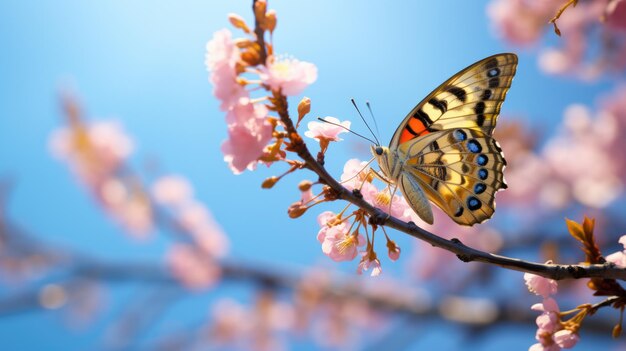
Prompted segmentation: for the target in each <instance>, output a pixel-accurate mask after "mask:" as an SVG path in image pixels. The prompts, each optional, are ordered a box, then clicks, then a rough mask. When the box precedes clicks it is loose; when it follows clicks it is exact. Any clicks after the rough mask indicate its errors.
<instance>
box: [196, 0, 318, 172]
mask: <svg viewBox="0 0 626 351" xmlns="http://www.w3.org/2000/svg"><path fill="white" fill-rule="evenodd" d="M266 6H267V4H266V3H265V1H259V2H257V3H256V5H255V12H256V15H257V17H259V18H262V19H263V21H261V22H260V23H261V27H260V28H262V31H263V32H265V31H269V32H273V31H274V29H275V27H276V14H275V12H273V11H271V10H270V11H266ZM229 19H230V22H231V23H232V24H233V25H234V26H235V27H236V28H239V29H241V30H243V32H244V33H245V34H247V35H248V37H245V38H237V39H233V35H232V33H231V32H230V31H229V30H228V29H222V30H220V31H218V32H216V33H215V34H214V35H213V38H212V39H211V40H210V41H209V42H208V43H207V45H206V59H205V65H206V67H207V69H208V71H209V81H210V82H211V83H212V84H213V94H214V95H215V97H216V98H217V99H218V100H219V101H220V109H221V110H222V111H224V112H226V124H227V125H228V139H227V140H226V141H224V143H223V144H222V152H223V153H224V161H226V162H227V163H228V165H229V167H230V169H231V170H232V171H233V172H234V173H235V174H239V173H242V172H243V171H245V170H246V169H249V170H253V169H255V168H256V165H257V164H258V163H259V162H265V163H266V164H269V163H271V162H274V161H277V160H282V159H283V158H284V151H282V150H281V149H280V147H281V145H282V138H281V137H280V136H278V135H276V134H277V133H276V127H277V120H276V118H274V117H270V116H269V113H270V109H269V108H268V105H267V104H266V102H268V99H269V97H268V96H261V97H258V98H253V97H252V96H251V92H252V91H253V90H257V89H258V88H259V87H261V88H263V89H266V90H270V91H273V92H276V93H280V94H283V95H288V96H293V95H298V94H300V93H301V92H302V91H303V90H304V89H305V88H306V87H307V86H308V85H309V84H311V83H313V82H314V81H315V80H316V79H317V68H316V67H315V65H313V64H311V63H308V62H303V61H299V60H297V59H294V58H289V57H278V56H275V55H273V54H271V53H269V52H270V50H271V48H272V46H271V45H269V46H268V47H260V44H259V42H258V41H257V40H256V37H255V34H253V33H252V32H251V30H250V29H249V27H248V26H247V24H246V23H245V21H244V19H243V18H241V17H240V16H238V15H236V14H231V15H229ZM264 45H265V44H264ZM268 53H269V54H268ZM272 138H275V141H274V142H273V143H272V144H271V145H268V144H269V143H270V141H271V140H272Z"/></svg>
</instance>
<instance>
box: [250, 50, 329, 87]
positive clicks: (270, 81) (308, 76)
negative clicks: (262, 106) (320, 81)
mask: <svg viewBox="0 0 626 351" xmlns="http://www.w3.org/2000/svg"><path fill="white" fill-rule="evenodd" d="M260 77H261V80H262V81H263V84H265V85H269V86H270V88H271V89H272V90H280V91H281V93H282V94H284V95H287V96H291V95H298V94H300V93H301V92H302V91H303V90H304V89H305V88H306V87H307V86H308V85H310V84H312V83H313V82H315V80H316V79H317V67H315V65H314V64H312V63H309V62H303V61H298V60H296V59H277V58H275V57H273V56H272V57H269V58H268V60H267V67H265V66H262V67H261V74H260Z"/></svg>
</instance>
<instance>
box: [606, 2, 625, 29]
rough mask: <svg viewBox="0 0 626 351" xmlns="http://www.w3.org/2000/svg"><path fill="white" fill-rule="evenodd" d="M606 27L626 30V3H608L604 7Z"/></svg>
mask: <svg viewBox="0 0 626 351" xmlns="http://www.w3.org/2000/svg"><path fill="white" fill-rule="evenodd" d="M606 25H607V26H608V27H609V28H613V29H617V30H626V1H625V0H613V1H609V3H608V5H607V7H606Z"/></svg>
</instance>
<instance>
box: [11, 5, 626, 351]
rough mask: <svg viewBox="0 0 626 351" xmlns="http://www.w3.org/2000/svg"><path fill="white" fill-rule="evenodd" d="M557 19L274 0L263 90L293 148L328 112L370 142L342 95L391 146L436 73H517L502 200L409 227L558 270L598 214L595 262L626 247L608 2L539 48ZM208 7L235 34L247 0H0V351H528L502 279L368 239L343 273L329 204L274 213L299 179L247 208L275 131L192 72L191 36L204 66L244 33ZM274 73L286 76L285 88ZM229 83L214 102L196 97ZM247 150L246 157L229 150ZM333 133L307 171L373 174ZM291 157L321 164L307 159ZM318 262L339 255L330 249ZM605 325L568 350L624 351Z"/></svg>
mask: <svg viewBox="0 0 626 351" xmlns="http://www.w3.org/2000/svg"><path fill="white" fill-rule="evenodd" d="M563 4H564V2H563V1H557V0H541V1H539V0H537V1H534V0H491V1H481V2H469V1H465V2H454V3H451V2H437V1H430V2H420V3H419V4H417V3H416V4H407V3H402V4H400V3H364V2H358V1H346V2H336V1H327V0H323V1H316V2H292V1H284V0H272V1H270V2H269V4H268V6H269V8H271V9H273V10H275V11H276V12H275V14H273V15H275V16H277V27H276V30H275V32H274V33H273V35H272V40H273V45H274V49H275V50H276V52H277V53H283V54H284V55H283V56H281V57H279V59H277V60H276V61H273V62H272V63H271V64H270V65H269V67H268V68H267V69H264V70H263V71H262V72H259V73H260V77H261V79H262V80H263V81H264V82H265V83H266V84H268V85H270V86H274V85H277V84H279V83H281V82H284V81H288V82H289V83H288V84H285V85H284V86H281V88H282V89H283V92H285V93H286V94H288V95H290V100H289V103H290V109H291V111H292V112H291V113H292V116H295V115H296V107H297V106H298V102H299V101H300V100H301V98H302V97H304V96H305V95H306V96H307V97H310V98H311V101H312V102H311V113H310V114H309V115H308V116H307V117H306V118H305V120H303V121H302V124H301V127H300V130H302V131H304V130H306V129H305V128H306V127H307V125H308V124H309V123H311V125H312V127H309V129H310V130H311V131H309V132H308V133H310V135H309V134H307V135H308V136H310V137H312V138H316V139H320V138H324V137H329V136H328V135H327V134H325V133H331V132H332V131H327V130H324V126H323V125H321V126H318V125H316V124H315V123H316V122H315V118H316V117H325V116H334V117H336V118H337V122H338V123H344V124H346V125H348V126H350V128H352V129H353V130H355V131H358V132H363V133H364V134H366V133H365V132H364V131H366V127H365V126H364V125H363V124H362V123H361V121H360V119H359V118H358V115H357V114H356V112H355V111H354V109H353V107H352V105H351V103H350V101H349V99H350V98H352V97H354V98H355V99H356V100H357V102H359V103H360V104H361V103H364V101H366V100H368V101H371V103H372V106H373V110H374V112H375V115H376V118H377V120H378V124H379V126H380V127H381V128H380V133H381V136H382V139H383V144H386V141H387V140H388V139H389V138H390V136H391V135H392V133H393V132H394V130H395V128H396V126H397V124H398V123H399V122H400V121H401V120H402V118H403V117H404V116H405V114H406V113H407V111H410V110H411V109H412V108H413V107H414V105H415V104H416V103H418V102H419V101H420V100H421V99H422V98H423V97H424V96H426V95H427V94H428V93H429V92H430V91H431V90H432V89H434V88H435V87H437V86H438V85H439V84H440V83H442V82H443V81H444V80H446V79H447V78H448V77H450V76H451V75H452V74H454V73H456V72H458V71H459V70H460V69H462V68H464V67H466V66H468V65H469V64H471V63H473V62H475V61H477V60H479V59H482V58H484V57H487V56H489V55H492V54H495V53H500V52H515V53H517V54H518V56H519V67H518V72H517V75H516V77H515V79H514V81H513V84H512V88H511V90H510V92H509V93H508V95H507V99H506V102H505V103H504V104H503V108H502V114H501V116H500V119H499V122H498V128H497V129H496V132H495V134H496V138H497V139H498V140H499V141H500V143H501V144H502V148H503V149H504V152H505V155H506V158H507V161H508V166H507V168H506V171H505V177H506V179H507V182H508V185H509V188H508V189H507V190H506V191H503V192H500V193H498V196H497V203H498V210H497V211H496V214H495V216H494V218H493V219H491V220H490V221H489V222H488V223H487V224H484V225H479V226H475V227H472V228H464V227H463V228H461V227H459V226H457V225H456V224H454V223H453V222H452V221H451V220H449V218H448V217H447V216H446V215H445V214H443V213H441V212H440V211H439V210H436V212H435V224H434V225H433V226H426V227H427V228H428V229H429V230H432V231H433V232H434V233H437V234H439V235H441V236H443V237H446V238H453V237H456V238H459V239H460V240H461V241H462V242H463V243H465V244H467V245H469V246H472V247H475V248H477V249H480V250H484V251H489V252H494V253H500V254H504V255H507V256H512V257H520V258H523V259H528V260H532V261H537V262H545V261H547V260H550V259H552V260H554V261H555V262H565V263H574V262H579V261H581V260H582V259H581V258H580V255H581V253H580V251H579V250H578V249H577V245H576V243H575V242H573V241H572V240H569V241H568V240H567V239H568V238H567V236H568V234H567V232H566V227H565V225H564V222H563V218H564V217H567V218H572V219H576V220H582V217H583V215H588V216H591V217H595V218H596V235H597V236H598V241H599V242H600V243H601V244H602V245H605V248H606V252H607V253H609V252H620V251H621V250H623V247H622V245H620V244H619V243H618V239H619V238H620V236H621V235H623V234H624V233H625V231H626V222H625V221H624V219H623V209H624V206H626V197H625V196H624V189H625V186H626V184H624V180H625V179H626V158H625V155H624V152H625V151H624V150H626V138H624V134H625V133H626V75H625V73H624V72H625V69H626V1H623V0H616V1H610V0H597V1H596V0H588V1H582V0H581V1H579V3H578V5H577V6H576V7H570V8H568V9H567V11H565V12H564V13H563V14H562V16H561V18H560V19H559V20H558V21H557V24H558V26H559V28H560V31H561V37H557V36H556V35H555V34H554V31H553V27H552V25H551V24H549V23H548V21H549V20H550V19H551V18H552V17H553V16H554V15H555V12H556V11H557V10H558V9H559V8H560V7H561V6H562V5H563ZM229 13H236V14H239V15H240V16H241V17H242V18H243V19H244V20H245V21H246V22H247V23H248V24H250V25H252V24H253V23H254V21H253V18H252V10H251V1H243V0H242V1H229V2H205V1H188V2H185V3H184V4H174V3H172V4H155V3H154V2H150V1H134V2H130V3H129V2H124V1H118V0H116V1H109V2H104V3H87V2H81V1H75V0H73V1H72V0H67V1H54V2H53V1H42V2H38V3H37V4H33V3H20V2H4V3H1V4H0V46H1V47H2V50H3V55H0V76H1V77H3V79H2V83H0V340H2V341H1V343H2V347H3V348H6V349H11V350H40V349H43V348H45V349H55V350H56V349H60V350H74V349H77V350H84V349H113V350H117V349H125V350H127V349H132V350H135V349H137V350H143V349H146V350H155V349H174V350H177V349H191V350H196V349H198V350H204V349H225V350H231V349H246V350H247V349H255V350H288V349H297V350H317V349H341V350H345V349H355V350H361V349H364V350H375V349H389V350H392V349H406V350H417V349H429V348H431V347H433V346H434V345H437V347H438V348H440V349H459V348H463V349H475V350H501V349H503V348H504V347H507V348H511V349H527V348H528V347H529V346H530V345H532V344H534V343H535V342H536V340H535V332H536V325H535V318H536V313H535V311H531V310H530V306H531V305H533V304H535V303H536V302H538V300H537V299H536V296H531V295H530V294H529V293H528V291H527V290H526V286H525V284H524V280H523V279H522V274H521V273H519V272H512V271H503V270H501V269H498V268H496V267H492V266H487V265H483V264H479V263H469V264H466V263H463V262H461V261H460V260H458V259H456V257H455V256H454V255H452V254H450V253H449V252H445V251H442V250H439V249H436V248H433V247H431V246H430V245H427V244H425V243H423V242H420V241H416V240H414V239H412V238H410V237H408V236H407V235H404V234H400V233H398V232H396V231H394V230H391V229H389V230H387V234H388V236H389V238H388V240H387V241H386V242H387V245H388V246H387V247H386V248H385V247H383V246H382V244H381V243H383V242H385V241H382V240H380V241H377V243H376V244H377V245H380V246H381V247H380V248H378V247H377V249H378V250H379V255H378V260H380V261H379V262H378V263H374V262H373V261H372V262H370V263H371V264H372V265H371V266H367V265H359V266H358V269H363V268H370V270H369V271H367V272H366V273H368V274H364V275H357V274H356V271H357V265H358V261H355V260H356V259H357V258H359V259H360V258H361V257H360V256H359V253H358V251H362V250H363V247H364V246H365V241H364V240H363V238H360V237H349V236H347V235H346V233H347V232H348V231H349V229H348V228H344V227H333V228H334V231H335V233H329V232H330V230H320V223H322V224H323V223H326V222H328V221H329V220H331V219H332V215H329V213H330V214H334V213H337V212H339V211H341V210H342V209H343V206H344V205H342V204H339V203H328V204H320V205H319V206H315V207H313V208H312V209H310V210H308V211H307V212H306V213H305V214H304V215H303V216H302V217H300V218H298V219H290V218H289V216H288V208H289V205H290V204H292V203H294V201H303V202H306V201H308V200H310V198H311V196H312V195H311V193H310V192H309V190H307V189H303V188H302V186H301V188H300V190H299V188H298V185H299V184H302V183H300V182H301V181H302V180H303V179H309V180H313V181H314V180H315V179H316V178H315V177H314V175H313V174H312V173H307V172H306V171H301V172H296V173H294V174H289V175H287V176H286V177H285V178H284V179H282V180H281V181H280V182H279V183H277V184H276V185H275V186H274V187H273V188H272V189H271V190H266V189H261V183H262V182H263V180H264V179H266V178H268V177H270V176H272V175H277V174H281V173H282V172H284V171H285V169H281V168H279V167H283V165H279V167H276V168H271V169H270V168H268V167H266V166H265V165H264V164H263V163H260V164H257V163H256V162H253V161H255V160H256V159H257V158H258V156H259V155H252V156H251V152H252V151H251V150H256V151H259V150H260V148H262V147H263V146H264V145H266V144H267V142H268V140H269V139H270V137H271V128H270V125H269V124H268V123H267V122H266V120H265V117H266V116H267V115H268V114H271V111H267V110H265V109H263V108H259V105H253V104H252V101H253V99H254V98H256V96H253V97H249V96H248V95H247V94H248V93H247V92H245V91H243V89H242V90H239V89H240V87H239V86H238V85H237V84H236V82H235V81H234V80H233V79H234V77H232V76H230V75H229V74H230V73H229V72H230V71H227V70H221V68H223V67H222V66H220V64H226V65H227V66H228V65H230V66H228V67H227V68H228V69H231V68H232V67H231V66H233V65H235V64H236V62H234V61H233V62H231V60H229V57H218V58H211V57H205V55H206V50H207V43H208V42H209V41H210V40H211V39H212V38H214V39H213V41H211V44H209V45H208V46H209V47H211V48H214V49H215V47H219V48H221V49H224V48H226V47H228V45H230V44H232V43H230V40H231V39H232V38H231V37H229V36H230V35H231V34H230V32H229V31H225V30H223V28H228V29H229V30H230V31H231V32H233V33H236V35H237V36H239V34H241V32H240V31H238V30H237V29H235V28H233V27H232V26H231V25H230V24H229V21H228V17H227V15H228V14H229ZM355 19H358V20H356V21H355ZM373 24H374V25H373ZM230 49H231V50H232V51H236V50H238V48H236V47H231V48H230ZM231 54H232V52H231ZM233 55H234V54H233ZM295 57H297V58H298V59H295ZM300 60H301V61H300ZM207 66H208V67H209V68H210V69H211V70H212V73H210V74H209V73H207ZM292 66H293V67H296V66H297V67H298V68H300V70H299V72H303V74H302V75H301V76H297V77H285V76H284V74H285V72H287V71H288V68H289V67H292ZM229 79H230V80H233V81H232V83H233V84H231V85H228V86H226V88H229V89H226V90H215V91H214V86H220V87H221V88H223V87H225V85H223V84H222V85H215V83H216V82H219V81H222V82H223V81H224V80H229ZM308 84H311V85H309V86H308V87H306V86H307V85H308ZM305 87H306V89H305ZM216 97H217V98H216ZM242 98H243V99H252V100H245V101H247V102H248V103H247V104H240V105H238V106H240V107H241V106H242V107H241V108H245V109H247V110H246V111H248V112H246V113H249V111H253V113H254V115H255V116H258V117H259V118H258V121H257V122H258V123H256V124H253V125H251V124H246V125H244V124H243V123H240V121H239V120H238V113H237V112H236V111H235V112H233V111H232V110H231V111H230V112H228V113H226V112H224V111H226V110H228V107H229V106H231V105H232V104H234V103H235V102H237V103H241V101H242V100H240V99H242ZM233 99H236V101H232V100H233ZM242 113H243V112H242ZM327 118H328V119H330V118H333V117H327ZM346 121H351V123H350V122H346ZM244 129H245V130H244ZM251 131H253V133H252V132H251ZM334 133H335V134H333V135H332V137H333V138H334V137H336V134H337V133H336V131H334ZM302 134H303V135H304V132H303V133H302ZM242 135H247V136H250V135H252V136H253V138H250V139H249V140H245V143H241V142H238V140H239V141H240V140H241V137H242ZM338 138H341V139H343V141H342V142H341V143H333V144H332V146H330V147H329V151H328V153H327V154H326V166H327V168H328V170H329V171H331V172H332V174H333V175H334V176H335V177H336V178H337V179H341V180H347V179H349V178H350V177H351V175H353V174H354V173H355V172H356V171H357V170H358V169H360V167H362V166H363V164H362V163H361V161H362V160H368V159H369V158H370V154H369V145H368V144H367V143H365V142H363V141H362V140H360V139H359V138H357V137H355V136H353V135H350V134H347V133H344V134H342V135H340V136H339V137H338ZM305 139H307V140H305V142H307V144H308V145H309V147H310V148H311V150H315V151H317V147H318V146H317V142H316V141H314V140H313V139H310V138H305ZM273 167H275V166H273ZM254 168H256V170H255V171H254V172H249V171H248V170H250V169H254ZM359 181H362V180H360V179H357V182H359ZM370 185H371V184H370V183H367V186H370ZM346 186H348V187H354V186H355V184H352V183H351V182H348V183H347V185H346ZM305 188H306V187H305ZM380 194H381V192H379V189H377V188H375V187H374V186H371V188H367V189H365V190H364V196H365V197H366V198H367V199H369V200H371V202H373V203H374V204H375V205H377V206H379V207H384V206H385V205H384V202H380V203H376V201H377V200H381V201H382V200H385V199H382V198H381V196H380ZM393 204H394V207H393V208H392V212H393V214H394V215H395V216H397V217H399V218H402V219H406V220H410V219H411V218H414V217H415V216H414V214H412V213H411V212H410V211H409V212H407V211H406V209H407V208H406V206H405V204H403V203H402V202H400V201H396V202H394V203H393ZM325 211H329V212H325ZM416 222H417V220H416ZM344 232H346V233H344ZM377 234H378V232H377ZM380 236H383V234H382V233H380ZM337 242H341V243H344V244H345V245H346V247H348V248H349V249H346V250H345V251H337V250H336V248H337V246H336V243H337ZM400 248H401V250H400ZM383 252H385V253H388V254H385V255H383V254H382V253H383ZM400 253H401V254H400ZM620 257H621V256H620ZM329 258H330V259H329ZM616 260H619V258H616ZM340 261H341V263H339V262H340ZM343 261H347V262H343ZM368 264H369V263H368ZM377 264H379V266H377ZM381 266H382V267H383V268H382V271H381V270H380V269H379V268H380V267H381ZM381 272H382V273H381ZM370 274H371V275H378V276H377V277H370ZM559 284H560V285H559V306H560V308H562V309H564V310H565V309H567V308H568V307H567V306H568V305H567V304H568V303H571V305H570V306H569V307H575V305H576V303H575V302H576V301H581V300H585V299H587V298H588V295H589V292H588V290H585V288H584V282H578V281H574V282H571V281H570V282H562V283H561V282H559ZM581 296H584V297H581ZM572 301H573V302H572ZM512 316H515V317H516V318H513V317H512ZM616 319H617V316H616V315H613V314H608V313H607V314H603V313H599V314H598V315H596V316H593V319H592V321H591V322H589V323H590V324H593V326H594V327H593V328H592V327H590V328H589V329H588V330H585V331H583V334H582V335H581V338H580V341H579V342H578V345H577V347H578V348H579V349H589V348H591V347H594V348H596V349H615V350H617V349H620V347H624V342H623V341H621V340H620V339H617V340H612V339H611V338H610V337H609V335H610V330H611V329H610V328H611V327H612V326H613V325H614V323H615V320H616ZM612 323H613V324H612ZM557 333H558V332H557ZM33 335H36V337H32V336H33ZM555 337H556V333H555Z"/></svg>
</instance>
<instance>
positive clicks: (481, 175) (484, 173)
mask: <svg viewBox="0 0 626 351" xmlns="http://www.w3.org/2000/svg"><path fill="white" fill-rule="evenodd" d="M488 176H489V172H487V170H486V169H484V168H481V169H479V170H478V178H480V179H482V180H485V179H487V177H488Z"/></svg>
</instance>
